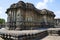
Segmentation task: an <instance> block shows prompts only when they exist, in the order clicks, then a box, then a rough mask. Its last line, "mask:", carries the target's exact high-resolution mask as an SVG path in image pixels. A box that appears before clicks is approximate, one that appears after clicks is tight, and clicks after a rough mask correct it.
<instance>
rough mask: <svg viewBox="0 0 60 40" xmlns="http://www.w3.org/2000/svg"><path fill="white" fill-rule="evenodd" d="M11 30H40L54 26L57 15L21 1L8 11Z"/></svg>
mask: <svg viewBox="0 0 60 40" xmlns="http://www.w3.org/2000/svg"><path fill="white" fill-rule="evenodd" d="M6 13H7V15H8V18H7V23H8V27H9V29H13V30H15V29H17V30H22V29H38V28H50V27H53V26H54V17H55V14H54V12H52V11H49V10H47V9H42V10H39V9H37V8H35V7H34V5H33V4H31V3H24V2H23V1H19V2H18V3H15V4H12V5H11V6H10V8H8V9H7V11H6Z"/></svg>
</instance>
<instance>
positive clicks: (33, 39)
mask: <svg viewBox="0 0 60 40" xmlns="http://www.w3.org/2000/svg"><path fill="white" fill-rule="evenodd" d="M47 35H48V33H47V31H42V32H38V33H35V34H28V35H27V34H24V35H18V36H17V35H14V36H13V35H10V34H5V33H4V34H0V36H1V37H2V38H3V39H4V40H40V39H42V38H44V37H46V36H47Z"/></svg>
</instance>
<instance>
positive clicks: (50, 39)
mask: <svg viewBox="0 0 60 40" xmlns="http://www.w3.org/2000/svg"><path fill="white" fill-rule="evenodd" d="M42 40H60V36H47V37H45V38H43V39H42Z"/></svg>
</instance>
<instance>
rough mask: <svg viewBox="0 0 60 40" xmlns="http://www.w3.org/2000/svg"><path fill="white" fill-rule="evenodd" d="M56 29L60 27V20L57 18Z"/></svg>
mask: <svg viewBox="0 0 60 40" xmlns="http://www.w3.org/2000/svg"><path fill="white" fill-rule="evenodd" d="M55 27H60V18H55Z"/></svg>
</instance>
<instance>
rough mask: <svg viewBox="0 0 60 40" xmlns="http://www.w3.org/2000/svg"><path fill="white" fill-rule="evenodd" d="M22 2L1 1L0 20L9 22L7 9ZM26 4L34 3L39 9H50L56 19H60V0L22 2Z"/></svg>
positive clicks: (16, 0) (28, 0)
mask: <svg viewBox="0 0 60 40" xmlns="http://www.w3.org/2000/svg"><path fill="white" fill-rule="evenodd" d="M18 1H20V0H1V1H0V18H4V19H5V20H6V21H7V14H6V13H5V12H6V9H7V8H9V7H10V5H11V4H13V3H17V2H18ZM22 1H24V2H29V3H33V4H34V5H35V7H36V8H38V9H48V10H51V11H53V12H54V13H55V15H56V17H55V18H60V0H22Z"/></svg>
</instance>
